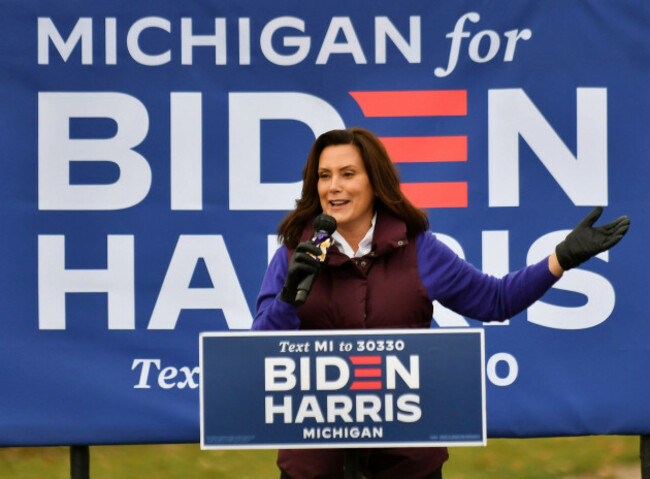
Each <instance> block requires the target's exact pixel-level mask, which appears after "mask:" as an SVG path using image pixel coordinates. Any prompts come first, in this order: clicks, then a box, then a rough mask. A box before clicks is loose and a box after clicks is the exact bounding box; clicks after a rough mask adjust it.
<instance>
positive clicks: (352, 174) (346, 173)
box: [343, 171, 354, 177]
mask: <svg viewBox="0 0 650 479" xmlns="http://www.w3.org/2000/svg"><path fill="white" fill-rule="evenodd" d="M343 176H347V177H350V176H354V172H353V171H346V172H345V173H343Z"/></svg>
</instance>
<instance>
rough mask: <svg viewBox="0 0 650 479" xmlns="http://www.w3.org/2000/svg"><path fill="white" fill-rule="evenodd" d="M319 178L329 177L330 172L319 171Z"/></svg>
mask: <svg viewBox="0 0 650 479" xmlns="http://www.w3.org/2000/svg"><path fill="white" fill-rule="evenodd" d="M318 178H329V174H328V173H319V174H318Z"/></svg>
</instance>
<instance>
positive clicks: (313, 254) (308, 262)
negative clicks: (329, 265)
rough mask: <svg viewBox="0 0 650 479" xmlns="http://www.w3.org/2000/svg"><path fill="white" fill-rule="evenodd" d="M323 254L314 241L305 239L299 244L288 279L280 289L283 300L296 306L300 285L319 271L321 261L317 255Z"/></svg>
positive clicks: (280, 296) (291, 262) (290, 265)
mask: <svg viewBox="0 0 650 479" xmlns="http://www.w3.org/2000/svg"><path fill="white" fill-rule="evenodd" d="M321 254H322V251H321V249H320V248H319V247H318V246H316V245H315V244H314V243H313V242H312V241H303V242H302V243H300V244H298V246H297V247H296V251H295V252H294V254H293V256H292V257H291V261H290V262H289V270H288V272H287V279H286V280H285V281H284V286H283V287H282V291H280V295H279V298H280V299H281V300H282V301H284V302H285V303H289V304H291V305H294V306H296V293H297V292H298V285H299V284H300V282H301V281H302V280H303V279H305V278H306V277H307V276H309V275H311V274H316V273H318V269H319V268H320V264H321V263H320V261H319V260H318V259H317V256H319V255H321Z"/></svg>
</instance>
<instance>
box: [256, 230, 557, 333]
mask: <svg viewBox="0 0 650 479" xmlns="http://www.w3.org/2000/svg"><path fill="white" fill-rule="evenodd" d="M415 241H416V254H417V269H418V273H419V276H420V278H419V279H420V281H421V283H422V285H423V286H424V288H425V289H426V292H427V294H428V296H429V300H430V301H434V300H438V301H439V302H440V303H441V304H442V305H444V306H446V307H447V308H449V309H451V310H453V311H456V312H457V313H460V314H462V315H464V316H467V317H470V318H473V319H478V320H481V321H495V320H496V321H499V320H504V319H507V318H510V317H512V316H514V315H516V314H517V313H519V312H521V311H523V310H524V309H526V308H527V307H528V306H530V305H531V304H533V303H534V302H535V301H537V300H538V299H539V298H540V297H541V296H542V295H543V294H544V293H545V292H546V291H547V290H548V289H549V288H550V287H551V286H552V285H553V284H554V283H555V282H556V281H557V280H558V278H557V277H555V276H554V275H553V274H552V273H551V272H550V271H549V269H548V259H547V258H546V259H544V260H542V261H540V262H539V263H537V264H534V265H531V266H528V267H526V268H523V269H521V270H519V271H515V272H513V273H509V274H507V275H506V276H504V277H503V278H495V277H493V276H489V275H487V274H484V273H482V272H481V271H479V270H478V269H476V268H475V267H474V266H472V265H471V264H469V263H467V262H466V261H464V260H462V259H461V258H459V257H458V256H457V255H456V254H455V253H454V252H453V251H452V250H451V249H450V248H449V247H447V246H446V245H445V244H444V243H442V242H441V241H439V240H438V239H437V238H436V236H435V235H434V234H432V233H430V232H423V233H421V234H419V235H418V236H417V237H416V239H415ZM331 248H335V247H331ZM330 252H331V251H330ZM335 254H337V255H340V253H339V252H338V251H336V252H335ZM287 255H288V250H287V248H286V247H285V246H283V247H281V248H280V249H279V250H278V251H277V252H276V254H275V256H274V257H273V259H272V260H271V263H270V265H269V267H268V270H267V272H266V276H265V277H264V281H263V283H262V288H261V290H260V293H259V296H258V298H257V314H256V316H255V321H254V322H253V326H252V329H254V330H273V329H283V330H284V329H299V328H300V326H301V321H300V319H299V317H298V309H299V308H297V307H295V306H291V305H289V304H287V303H285V302H283V301H281V300H279V299H278V298H277V296H278V294H279V292H280V290H281V289H282V286H283V284H284V281H285V278H286V275H287V269H288V256H287ZM347 327H358V325H350V326H347Z"/></svg>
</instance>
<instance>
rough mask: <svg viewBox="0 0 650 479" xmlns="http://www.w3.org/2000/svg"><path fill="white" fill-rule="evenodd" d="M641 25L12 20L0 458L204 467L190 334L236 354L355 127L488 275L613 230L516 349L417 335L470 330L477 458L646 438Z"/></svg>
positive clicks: (166, 15) (535, 8) (53, 7)
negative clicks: (116, 455)
mask: <svg viewBox="0 0 650 479" xmlns="http://www.w3.org/2000/svg"><path fill="white" fill-rule="evenodd" d="M649 24H650V5H648V3H647V2H645V1H643V0H636V1H635V0H624V1H617V2H608V1H596V2H595V1H587V0H584V1H578V0H573V1H559V0H551V1H546V2H538V1H534V0H530V1H526V0H519V1H515V2H507V3H504V2H497V1H481V2H478V1H469V0H467V1H457V0H454V1H437V2H431V1H415V2H406V3H405V2H392V1H388V0H383V1H377V0H375V1H372V2H369V1H368V2H366V1H360V2H349V1H343V0H331V1H329V2H325V3H320V4H313V5H312V4H305V2H301V1H297V0H295V1H294V0H288V1H283V2H280V3H275V2H263V1H257V0H255V1H253V0H251V1H248V2H241V1H234V0H223V1H216V0H214V1H184V2H177V1H170V0H159V1H158V2H155V4H152V3H151V2H144V1H131V2H100V1H97V0H88V1H85V2H81V3H80V2H55V1H51V0H30V1H18V0H8V1H5V2H4V3H3V9H2V15H1V16H0V214H1V216H0V218H2V229H1V232H0V247H1V251H2V252H3V261H2V267H1V268H0V286H1V288H0V291H1V294H0V301H2V303H1V304H2V310H1V311H2V317H1V319H0V355H2V357H1V362H2V364H3V368H2V371H3V374H2V389H1V391H0V405H1V407H0V445H36V444H75V443H91V444H96V443H144V442H146V443H155V442H197V441H198V439H199V396H198V384H199V367H198V350H197V344H198V341H197V339H198V335H199V333H200V332H202V331H224V330H235V329H248V328H249V327H250V324H251V321H252V317H253V314H254V304H255V298H256V294H257V292H258V289H259V287H260V284H261V281H262V277H263V275H264V271H265V268H266V265H267V262H268V257H269V255H270V254H272V251H273V250H274V248H275V247H276V243H275V238H274V232H275V230H276V227H277V225H278V223H279V222H280V220H281V219H282V218H283V217H284V216H285V215H286V214H287V212H288V211H289V210H291V209H292V208H293V205H294V202H295V199H296V198H297V196H298V195H299V192H300V173H301V168H302V165H303V164H304V161H305V160H306V156H307V152H308V150H309V148H310V146H311V143H312V142H313V141H314V139H315V137H316V136H317V135H318V134H320V133H322V132H324V131H326V130H329V129H332V128H340V127H344V126H362V127H365V128H368V129H370V130H371V131H373V132H375V133H376V134H377V135H378V136H379V137H381V138H382V139H383V141H384V142H385V144H386V146H387V148H388V150H389V152H390V153H391V155H392V157H393V159H394V161H395V162H396V164H397V165H398V167H399V170H400V172H401V175H402V181H403V188H404V191H405V193H406V194H407V195H408V196H409V197H410V198H411V199H412V200H413V201H414V203H415V204H416V205H418V206H420V207H423V208H426V209H427V211H428V213H429V218H430V220H431V229H432V231H434V232H436V233H437V234H439V237H440V238H441V239H442V240H443V241H445V242H446V243H447V244H449V245H450V246H451V247H452V248H454V249H455V250H456V251H457V252H458V253H459V254H460V255H462V256H464V257H465V258H466V259H467V260H468V261H470V262H472V263H473V264H475V265H476V266H477V267H479V268H481V269H483V270H484V271H486V272H489V273H492V274H495V275H502V274H504V273H506V272H508V271H513V270H516V269H519V268H521V267H523V266H524V265H526V264H528V263H532V262H536V261H538V260H539V259H540V258H542V257H544V256H545V255H547V254H549V253H550V252H551V251H552V250H553V248H554V245H555V244H556V243H557V242H558V241H559V240H560V239H562V238H563V237H564V235H565V234H566V232H567V230H568V229H570V228H572V227H573V226H574V225H575V224H576V223H577V222H578V221H579V220H580V219H581V218H582V217H583V216H585V214H586V213H587V212H588V211H590V209H591V208H592V206H595V205H604V206H606V208H605V213H604V218H603V220H604V221H610V220H612V219H614V218H616V217H618V216H620V215H622V214H627V215H629V216H630V217H631V219H632V228H631V230H630V232H629V234H628V235H627V237H626V238H625V239H624V240H623V241H622V242H621V243H620V244H619V245H618V246H616V247H615V248H614V249H613V250H611V251H610V252H608V253H604V254H601V255H600V256H599V257H598V258H595V259H592V260H590V261H589V262H588V263H586V264H584V265H583V266H581V267H580V268H578V269H576V270H572V271H570V272H568V273H567V274H565V276H564V277H563V278H562V279H561V280H560V281H559V282H558V283H557V284H556V286H555V287H554V288H553V289H552V290H551V291H550V292H549V293H547V295H546V296H545V297H544V298H543V299H542V301H540V302H538V303H537V304H535V305H534V306H532V307H531V308H529V309H528V310H527V311H525V312H523V313H522V314H520V315H518V316H517V317H515V318H512V319H511V320H510V321H509V323H506V324H503V325H485V326H483V325H481V324H480V323H477V322H475V321H473V320H469V319H467V318H463V317H460V316H458V315H455V314H453V313H451V312H449V311H446V310H444V308H442V307H441V306H439V305H436V306H435V312H434V318H433V322H432V326H433V327H435V328H438V327H460V328H467V327H470V326H472V327H484V328H485V339H486V375H487V379H488V381H487V424H488V434H489V435H490V436H546V435H575V434H610V433H616V434H640V433H648V432H650V404H649V403H648V401H646V400H645V398H647V397H648V395H649V393H650V385H649V384H648V383H647V381H645V380H644V375H643V364H645V363H646V362H648V361H649V360H650V347H649V346H648V339H647V338H649V337H650V322H649V321H648V320H647V319H646V316H647V311H648V309H649V308H648V307H649V306H650V304H649V300H648V294H647V292H646V290H647V287H648V284H650V281H649V278H648V273H647V270H648V260H647V254H646V243H647V241H645V239H646V238H647V237H648V236H649V235H650V224H649V222H648V215H647V211H648V210H649V209H650V204H649V203H650V202H649V200H648V194H647V192H646V191H645V189H644V188H645V185H647V184H648V179H649V173H650V163H649V162H648V161H647V160H646V158H645V156H646V155H647V152H648V151H650V135H648V134H647V129H648V125H649V124H650V109H649V108H648V105H649V104H650V91H649V90H648V85H650V58H649V57H648V48H647V47H648V45H650V29H649V28H648V25H649ZM223 367H224V368H228V367H230V366H229V364H224V365H223Z"/></svg>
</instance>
